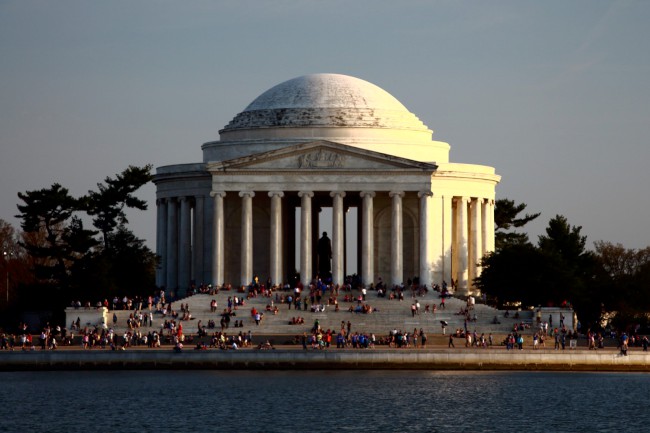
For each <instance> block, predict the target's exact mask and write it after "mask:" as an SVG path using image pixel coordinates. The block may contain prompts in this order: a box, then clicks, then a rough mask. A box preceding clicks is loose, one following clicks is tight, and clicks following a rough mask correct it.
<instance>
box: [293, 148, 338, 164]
mask: <svg viewBox="0 0 650 433" xmlns="http://www.w3.org/2000/svg"><path fill="white" fill-rule="evenodd" d="M344 163H345V156H343V155H340V154H338V153H334V152H328V151H326V150H322V149H321V150H318V151H317V152H311V153H306V154H304V155H301V156H299V157H298V168H341V167H343V166H344Z"/></svg>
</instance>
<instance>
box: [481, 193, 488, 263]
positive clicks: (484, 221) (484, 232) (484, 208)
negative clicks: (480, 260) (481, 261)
mask: <svg viewBox="0 0 650 433" xmlns="http://www.w3.org/2000/svg"><path fill="white" fill-rule="evenodd" d="M480 201H481V246H482V247H483V249H482V250H481V257H482V256H484V255H485V254H486V253H487V246H488V240H487V236H488V224H489V223H488V220H489V217H488V206H489V204H488V201H489V199H487V198H483V199H480Z"/></svg>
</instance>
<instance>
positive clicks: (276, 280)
mask: <svg viewBox="0 0 650 433" xmlns="http://www.w3.org/2000/svg"><path fill="white" fill-rule="evenodd" d="M269 197H271V239H270V243H271V254H270V256H271V281H273V284H282V282H283V280H284V278H283V275H282V250H283V248H282V247H283V245H282V197H284V193H283V192H282V191H270V192H269Z"/></svg>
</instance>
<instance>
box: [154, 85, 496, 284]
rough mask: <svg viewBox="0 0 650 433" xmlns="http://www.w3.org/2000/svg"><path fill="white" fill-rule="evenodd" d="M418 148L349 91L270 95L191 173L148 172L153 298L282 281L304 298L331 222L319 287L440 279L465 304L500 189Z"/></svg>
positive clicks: (396, 106) (416, 140)
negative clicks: (153, 214)
mask: <svg viewBox="0 0 650 433" xmlns="http://www.w3.org/2000/svg"><path fill="white" fill-rule="evenodd" d="M432 135H433V131H431V130H430V129H429V128H428V127H427V126H426V125H424V124H423V123H422V122H421V121H420V120H419V119H418V118H417V117H416V116H415V115H414V114H413V113H411V112H410V111H408V110H407V109H406V108H405V107H404V105H402V104H401V103H400V102H399V101H398V100H397V99H396V98H394V97H393V96H392V95H390V94H389V93H388V92H386V91H385V90H383V89H381V88H379V87H377V86H375V85H373V84H371V83H369V82H367V81H364V80H361V79H358V78H354V77H350V76H346V75H338V74H314V75H306V76H302V77H298V78H294V79H291V80H289V81H285V82H283V83H281V84H278V85H277V86H275V87H273V88H271V89H269V90H267V91H266V92H264V93H262V94H261V95H260V96H259V97H257V99H255V100H254V101H253V102H251V103H250V104H249V105H248V106H247V107H246V108H245V109H244V110H243V111H242V112H240V113H239V114H237V115H236V116H235V117H234V118H233V119H232V120H231V121H230V123H228V124H227V125H226V126H225V127H224V128H223V129H222V130H220V131H219V140H217V141H210V142H207V143H205V144H203V146H202V147H201V149H202V150H203V162H199V163H192V164H178V165H170V166H164V167H158V168H157V170H156V175H155V178H154V182H155V184H156V188H157V191H156V198H157V200H156V203H157V212H158V214H157V254H158V255H159V256H160V257H161V265H160V267H159V269H158V272H157V284H158V285H159V286H161V287H163V286H164V287H165V288H167V289H168V290H170V291H175V292H177V293H183V292H184V291H185V290H187V288H188V287H189V286H190V284H191V282H194V283H195V284H197V285H198V284H201V283H205V284H208V283H210V284H216V285H222V284H232V285H233V286H239V285H246V284H249V283H250V282H251V281H252V280H253V278H254V277H255V276H258V277H259V279H260V281H266V280H267V278H270V280H271V281H272V282H273V284H281V283H283V282H286V281H287V280H288V279H289V278H290V277H292V276H294V275H296V273H299V275H300V280H301V281H302V282H303V283H304V284H306V283H308V282H310V281H312V279H313V278H314V277H315V276H316V275H319V274H322V273H323V272H322V271H323V270H321V269H318V268H319V267H322V266H324V265H323V264H322V263H323V262H322V261H320V262H319V258H318V257H317V256H318V248H317V245H318V244H319V239H320V238H321V236H322V232H323V231H328V232H329V230H322V227H320V225H321V224H322V223H321V222H320V220H321V219H320V217H319V215H320V213H321V210H322V209H325V208H331V215H332V216H331V226H329V225H328V227H331V233H328V237H330V239H331V241H330V242H331V262H330V263H331V279H332V282H333V283H336V284H338V283H342V282H343V281H344V278H345V275H346V273H348V274H349V273H351V272H347V271H348V270H347V269H346V266H347V265H346V264H347V263H350V261H352V262H353V263H356V264H357V266H356V268H357V272H358V275H359V276H360V278H361V281H362V283H363V284H366V285H368V284H370V283H377V282H378V281H379V279H380V278H381V279H382V281H383V282H385V283H388V284H400V283H402V282H406V281H407V279H413V278H416V277H417V278H418V279H419V281H420V283H424V284H427V285H428V286H429V287H430V286H431V285H432V284H433V283H438V284H442V282H443V280H444V281H446V282H447V283H450V282H451V280H452V279H453V280H454V281H455V282H456V287H457V291H458V292H459V293H460V294H466V293H470V292H472V291H473V290H474V289H473V287H472V281H473V279H474V278H475V277H476V276H477V275H478V274H480V268H479V267H478V266H477V263H478V262H479V260H480V258H481V256H483V255H484V254H485V253H486V252H489V251H492V250H493V249H494V198H495V187H496V185H497V183H498V182H499V180H500V176H498V175H497V174H495V170H494V168H492V167H487V166H482V165H473V164H459V163H451V162H449V150H450V147H449V144H447V143H443V142H440V141H433V140H432ZM353 208H356V209H355V210H356V212H354V214H355V215H356V218H354V219H353V218H350V217H347V215H348V211H349V210H350V209H353ZM323 225H324V224H323ZM352 244H354V248H352V246H353V245H352ZM322 254H323V253H321V255H322ZM351 255H354V256H356V257H352V256H351ZM346 256H347V257H346ZM321 259H322V258H321ZM328 259H329V258H326V260H328ZM328 275H329V274H328ZM321 276H322V275H321Z"/></svg>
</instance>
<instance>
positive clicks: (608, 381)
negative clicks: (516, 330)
mask: <svg viewBox="0 0 650 433" xmlns="http://www.w3.org/2000/svg"><path fill="white" fill-rule="evenodd" d="M649 403H650V374H642V373H640V374H636V373H629V374H622V373H549V372H539V373H538V372H469V373H468V372H437V371H436V372H423V371H412V372H398V371H335V370H332V371H311V372H294V371H286V372H277V371H272V372H259V371H255V372H247V371H243V372H242V371H237V372H221V371H164V372H158V371H144V372H137V371H123V372H42V373H33V372H31V373H25V372H21V373H0V431H2V432H62V433H73V432H83V433H94V432H99V431H102V432H104V431H105V432H138V433H145V432H217V431H218V432H241V433H248V432H292V433H293V432H311V433H316V432H352V431H354V432H357V431H364V432H509V431H526V432H589V433H595V432H611V431H614V430H622V431H626V432H635V431H639V432H640V431H648V429H649V427H647V421H645V420H644V416H645V413H644V412H645V410H647V408H648V407H649V406H650V404H649Z"/></svg>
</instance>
